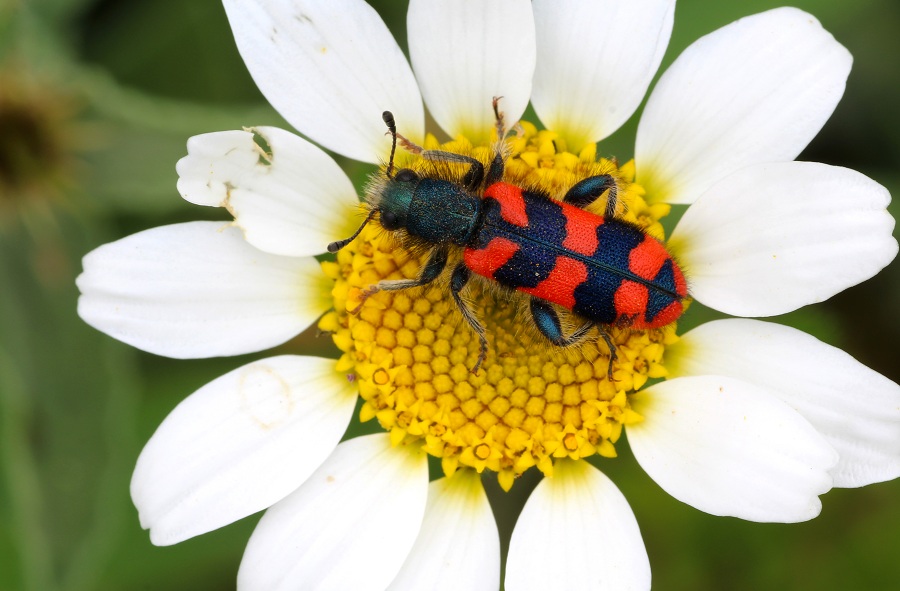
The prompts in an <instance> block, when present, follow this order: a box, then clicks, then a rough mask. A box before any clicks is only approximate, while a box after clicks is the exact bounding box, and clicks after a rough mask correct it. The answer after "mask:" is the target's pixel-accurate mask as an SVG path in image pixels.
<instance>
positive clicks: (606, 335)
mask: <svg viewBox="0 0 900 591" xmlns="http://www.w3.org/2000/svg"><path fill="white" fill-rule="evenodd" d="M597 332H599V333H600V336H601V337H602V338H603V341H604V342H605V343H606V346H607V347H609V366H607V368H606V376H607V377H608V378H609V381H610V382H614V381H615V380H614V379H613V371H612V366H613V361H615V360H616V359H618V358H619V356H618V355H616V346H615V345H614V344H613V342H612V337H610V336H609V333H608V332H606V330H604V328H603V327H602V326H599V325H598V326H597Z"/></svg>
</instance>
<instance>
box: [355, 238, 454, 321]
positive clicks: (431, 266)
mask: <svg viewBox="0 0 900 591" xmlns="http://www.w3.org/2000/svg"><path fill="white" fill-rule="evenodd" d="M445 266H447V250H446V249H444V248H437V249H435V250H434V251H433V252H432V253H431V257H430V258H429V259H428V262H427V263H425V266H424V267H422V273H421V274H420V275H419V277H418V278H417V279H393V280H391V281H379V282H378V283H376V284H375V285H370V286H369V287H367V288H366V289H364V290H363V292H362V293H361V294H360V296H359V305H358V306H356V307H355V308H353V310H351V311H350V313H351V314H353V315H356V314H358V313H359V311H360V310H362V307H363V304H365V303H366V300H368V299H369V298H370V297H372V296H373V295H375V294H376V293H378V292H379V291H398V290H401V289H409V288H411V287H422V286H423V285H428V284H429V283H431V282H432V281H434V280H435V279H437V277H438V275H440V274H441V271H443V270H444V267H445Z"/></svg>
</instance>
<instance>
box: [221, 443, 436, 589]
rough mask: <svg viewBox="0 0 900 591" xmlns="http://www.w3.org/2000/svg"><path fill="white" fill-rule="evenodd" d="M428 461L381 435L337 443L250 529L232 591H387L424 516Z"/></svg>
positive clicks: (415, 452) (417, 453)
mask: <svg viewBox="0 0 900 591" xmlns="http://www.w3.org/2000/svg"><path fill="white" fill-rule="evenodd" d="M427 497H428V462H427V461H426V459H425V455H424V454H423V453H421V452H420V451H413V450H411V449H408V448H405V447H397V448H392V447H391V445H390V437H389V436H388V435H387V434H377V435H367V436H363V437H357V438H355V439H351V440H349V441H345V442H343V443H341V444H340V445H339V446H338V447H337V449H336V450H335V451H334V453H333V454H332V455H331V456H330V457H329V458H328V459H327V460H326V461H325V463H324V464H323V465H322V467H321V468H319V469H318V470H317V471H316V472H315V473H314V474H313V475H312V476H311V477H310V478H309V479H308V480H307V481H306V482H305V483H304V484H303V485H302V486H301V487H300V488H299V489H297V491H296V492H294V493H293V494H291V495H290V496H288V497H287V498H285V499H284V500H283V501H280V502H279V503H277V504H275V505H273V506H272V508H270V509H269V510H268V511H266V514H265V515H264V516H263V518H262V519H261V520H260V522H259V525H257V526H256V530H254V532H253V535H252V536H251V537H250V542H249V543H248V544H247V549H246V551H245V552H244V559H243V560H242V561H241V568H240V571H239V572H238V588H239V589H247V590H256V589H267V590H276V589H278V590H284V591H287V590H293V589H304V590H305V591H306V590H308V591H325V590H333V591H345V590H348V589H353V590H354V591H367V590H372V591H375V590H378V591H381V590H382V589H384V588H386V587H387V585H388V584H389V583H390V582H391V580H392V579H393V578H394V576H396V574H397V572H398V571H399V570H400V566H401V565H402V564H403V561H404V560H405V559H406V556H407V555H408V554H409V551H410V549H411V548H412V545H413V542H414V541H415V539H416V535H417V534H418V533H419V528H420V526H421V525H422V516H423V514H424V513H425V501H426V499H427Z"/></svg>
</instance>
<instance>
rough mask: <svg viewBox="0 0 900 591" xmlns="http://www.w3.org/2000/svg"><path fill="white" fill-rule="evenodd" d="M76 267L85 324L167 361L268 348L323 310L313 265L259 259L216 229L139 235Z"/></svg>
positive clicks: (198, 226)
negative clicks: (81, 269) (80, 271)
mask: <svg viewBox="0 0 900 591" xmlns="http://www.w3.org/2000/svg"><path fill="white" fill-rule="evenodd" d="M83 264H84V272H83V273H82V274H81V275H80V276H79V277H78V279H77V283H78V288H79V289H80V290H81V297H80V298H79V299H78V314H79V315H80V316H81V317H82V318H83V319H84V321H85V322H87V323H88V324H90V325H91V326H93V327H94V328H96V329H98V330H101V331H103V332H105V333H106V334H108V335H110V336H112V337H114V338H116V339H119V340H120V341H123V342H125V343H128V344H129V345H132V346H134V347H137V348H138V349H142V350H144V351H149V352H150V353H156V354H157V355H165V356H167V357H175V358H179V359H187V358H199V357H217V356H222V355H238V354H241V353H250V352H253V351H260V350H262V349H267V348H269V347H272V346H274V345H278V344H281V343H283V342H284V341H286V340H288V339H290V338H291V337H293V336H295V335H297V334H298V333H300V332H301V331H302V330H303V329H305V328H306V327H307V326H309V325H310V324H311V323H312V322H313V321H314V320H315V319H316V318H317V317H318V316H319V315H321V314H322V312H324V311H325V310H326V308H327V307H328V305H329V290H330V288H329V287H328V281H327V279H326V278H325V276H324V274H323V273H322V272H321V270H320V268H319V265H318V263H316V261H315V259H312V258H293V257H283V256H278V255H273V254H268V253H265V252H263V251H261V250H258V249H256V248H254V247H253V246H250V245H249V244H247V241H246V240H244V238H243V236H242V235H241V231H240V230H239V229H238V228H233V227H229V226H227V225H223V224H222V223H221V222H189V223H185V224H174V225H171V226H162V227H159V228H153V229H150V230H145V231H143V232H138V233H137V234H133V235H131V236H128V237H126V238H122V239H121V240H118V241H116V242H111V243H109V244H105V245H103V246H101V247H99V248H97V249H95V250H93V251H91V252H90V253H88V254H87V255H86V256H85V257H84V262H83Z"/></svg>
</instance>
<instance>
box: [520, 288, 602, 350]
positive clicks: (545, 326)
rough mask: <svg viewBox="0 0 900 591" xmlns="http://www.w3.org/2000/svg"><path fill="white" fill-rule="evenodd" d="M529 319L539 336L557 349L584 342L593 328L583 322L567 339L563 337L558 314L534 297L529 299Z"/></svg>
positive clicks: (551, 307)
mask: <svg viewBox="0 0 900 591" xmlns="http://www.w3.org/2000/svg"><path fill="white" fill-rule="evenodd" d="M531 317H532V319H534V324H535V325H536V326H537V328H538V330H539V331H541V334H542V335H544V336H545V337H547V339H548V340H549V341H550V342H551V343H553V344H554V345H556V346H557V347H568V346H570V345H574V344H576V343H578V342H579V341H582V340H584V337H585V336H586V335H587V333H588V332H589V331H590V330H591V329H592V328H593V327H594V323H593V322H585V323H584V324H583V325H581V326H580V327H578V329H576V330H575V332H573V333H572V334H571V335H569V336H568V337H565V336H563V333H562V324H560V322H559V314H557V313H556V310H554V309H553V306H551V305H550V304H548V303H547V302H545V301H544V300H542V299H539V298H536V297H532V298H531Z"/></svg>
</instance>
